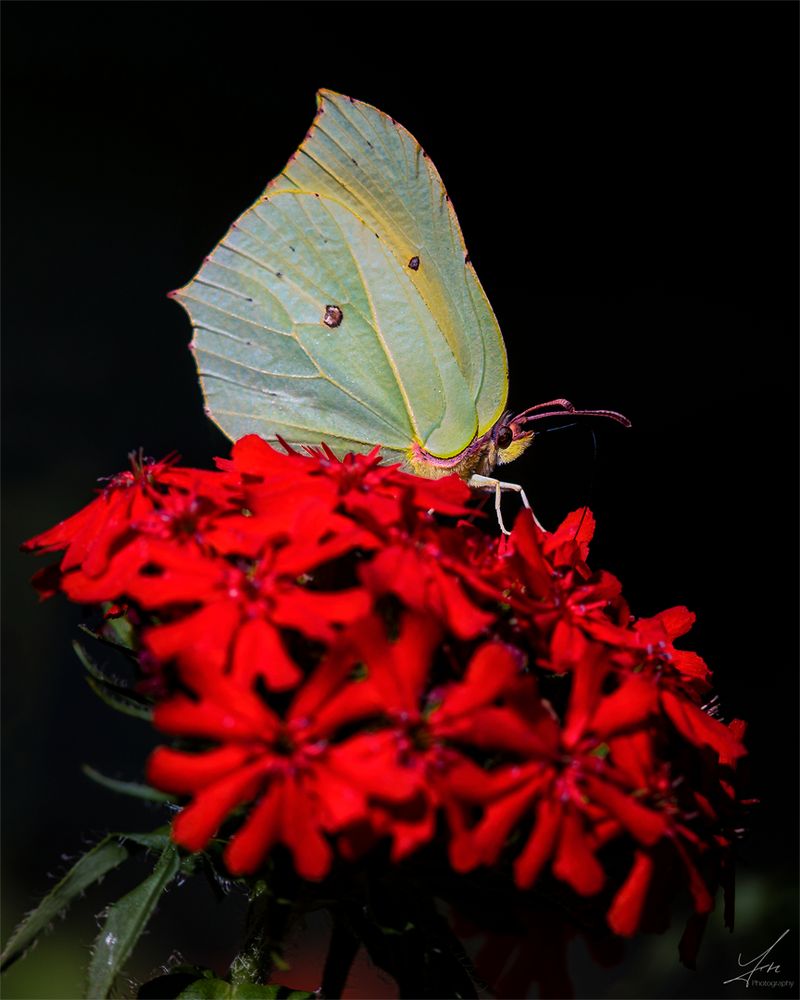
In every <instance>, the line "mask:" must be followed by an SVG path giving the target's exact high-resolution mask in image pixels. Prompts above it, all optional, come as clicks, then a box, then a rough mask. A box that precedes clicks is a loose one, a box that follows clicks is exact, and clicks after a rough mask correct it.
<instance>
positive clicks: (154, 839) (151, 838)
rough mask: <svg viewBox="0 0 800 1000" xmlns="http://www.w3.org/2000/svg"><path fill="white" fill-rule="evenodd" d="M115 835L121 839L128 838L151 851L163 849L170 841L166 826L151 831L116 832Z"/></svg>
mask: <svg viewBox="0 0 800 1000" xmlns="http://www.w3.org/2000/svg"><path fill="white" fill-rule="evenodd" d="M115 836H117V837H119V838H120V839H121V840H122V841H126V840H130V841H131V843H133V844H138V845H139V846H140V847H147V848H148V849H149V850H151V851H163V850H165V849H166V848H167V847H168V846H169V844H170V843H171V842H172V838H171V837H170V828H169V827H168V826H160V827H158V829H157V830H153V831H152V832H151V833H118V834H116V835H115Z"/></svg>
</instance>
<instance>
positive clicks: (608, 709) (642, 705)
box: [589, 675, 658, 738]
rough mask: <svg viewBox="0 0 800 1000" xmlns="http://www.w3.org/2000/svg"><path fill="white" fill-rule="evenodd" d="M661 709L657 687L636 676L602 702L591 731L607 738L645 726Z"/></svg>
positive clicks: (591, 725)
mask: <svg viewBox="0 0 800 1000" xmlns="http://www.w3.org/2000/svg"><path fill="white" fill-rule="evenodd" d="M657 708H658V692H657V691H656V688H655V687H654V686H653V685H652V684H651V683H650V682H649V681H646V680H644V679H643V678H641V677H639V676H637V675H632V676H630V677H628V678H627V679H626V680H625V681H624V682H623V683H622V684H621V685H620V686H619V687H618V688H617V690H616V691H615V692H614V693H613V694H610V695H608V696H607V697H605V698H603V699H602V701H601V702H600V705H599V707H598V709H597V711H596V712H595V713H594V715H593V716H592V720H591V724H590V727H589V728H590V729H591V730H592V732H594V733H596V734H597V735H598V736H599V737H601V738H605V737H608V736H611V735H613V734H614V733H619V732H622V731H624V730H626V729H633V728H634V727H635V726H639V725H641V724H642V723H643V722H644V721H645V720H646V719H647V718H648V717H649V716H650V715H652V714H653V713H654V712H655V711H656V709H657Z"/></svg>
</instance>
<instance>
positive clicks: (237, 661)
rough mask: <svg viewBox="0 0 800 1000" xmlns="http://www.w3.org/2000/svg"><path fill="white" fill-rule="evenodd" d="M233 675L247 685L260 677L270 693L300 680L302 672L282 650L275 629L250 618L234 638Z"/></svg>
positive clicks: (263, 622) (288, 687)
mask: <svg viewBox="0 0 800 1000" xmlns="http://www.w3.org/2000/svg"><path fill="white" fill-rule="evenodd" d="M232 676H233V677H234V678H235V679H236V680H237V681H240V682H241V683H243V684H245V685H248V686H249V685H251V684H252V683H253V681H254V680H255V678H257V677H262V678H263V679H264V683H265V684H266V685H267V687H268V688H270V689H271V690H272V691H286V690H288V689H290V688H293V687H295V686H296V685H297V684H298V683H299V682H300V681H301V680H302V678H303V672H302V671H301V670H300V668H299V667H298V666H297V664H296V663H295V662H294V660H292V659H291V657H290V656H289V655H288V653H287V652H286V650H285V649H284V648H283V643H282V642H281V638H280V635H279V634H278V630H277V629H276V628H275V626H274V625H271V624H269V622H266V621H264V619H263V618H251V619H249V620H248V621H246V622H244V624H243V625H242V626H241V628H240V629H239V631H238V634H237V635H236V641H235V646H234V653H233V672H232Z"/></svg>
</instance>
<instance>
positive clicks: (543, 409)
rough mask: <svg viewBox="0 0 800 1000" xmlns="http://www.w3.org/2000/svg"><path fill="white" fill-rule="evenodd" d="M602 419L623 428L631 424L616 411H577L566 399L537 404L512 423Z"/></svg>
mask: <svg viewBox="0 0 800 1000" xmlns="http://www.w3.org/2000/svg"><path fill="white" fill-rule="evenodd" d="M563 416H570V417H603V418H605V419H608V420H614V421H616V423H618V424H622V426H623V427H630V426H631V422H630V420H628V418H627V417H625V416H623V415H622V414H621V413H617V412H616V410H579V409H577V407H576V406H575V405H574V404H573V403H570V401H569V400H568V399H551V400H549V401H548V402H547V403H537V404H536V406H529V407H528V409H527V410H523V411H522V413H519V414H517V416H516V417H514V421H515V422H516V421H519V422H520V423H523V424H532V423H534V421H537V420H552V419H553V418H554V417H563Z"/></svg>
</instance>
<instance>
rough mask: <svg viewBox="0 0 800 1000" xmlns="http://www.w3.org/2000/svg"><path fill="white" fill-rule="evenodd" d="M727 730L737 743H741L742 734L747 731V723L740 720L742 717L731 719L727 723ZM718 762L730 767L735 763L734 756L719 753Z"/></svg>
mask: <svg viewBox="0 0 800 1000" xmlns="http://www.w3.org/2000/svg"><path fill="white" fill-rule="evenodd" d="M728 731H729V732H730V734H731V736H732V737H733V738H734V739H735V740H736V741H737V743H741V742H742V740H743V739H744V734H745V732H746V731H747V723H746V722H744V721H742V719H731V721H730V722H729V723H728ZM719 762H720V764H726V765H728V766H729V767H731V766H733V764H735V763H736V758H735V757H731V756H729V755H728V754H726V753H721V754H720V755H719Z"/></svg>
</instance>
